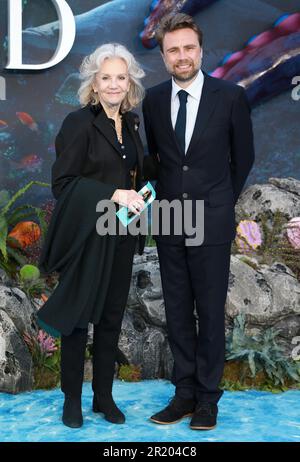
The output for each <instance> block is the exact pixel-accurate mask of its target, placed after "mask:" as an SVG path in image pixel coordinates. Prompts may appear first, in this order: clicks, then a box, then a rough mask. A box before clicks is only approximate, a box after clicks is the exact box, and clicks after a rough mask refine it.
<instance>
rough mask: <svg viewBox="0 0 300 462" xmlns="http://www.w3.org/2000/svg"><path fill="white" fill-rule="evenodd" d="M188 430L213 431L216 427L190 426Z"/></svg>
mask: <svg viewBox="0 0 300 462" xmlns="http://www.w3.org/2000/svg"><path fill="white" fill-rule="evenodd" d="M190 428H191V429H192V430H213V429H214V428H216V425H213V426H212V427H195V426H192V425H190Z"/></svg>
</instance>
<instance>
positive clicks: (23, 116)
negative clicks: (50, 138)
mask: <svg viewBox="0 0 300 462" xmlns="http://www.w3.org/2000/svg"><path fill="white" fill-rule="evenodd" d="M16 116H17V117H18V119H19V120H20V122H21V123H22V124H23V125H26V126H27V127H28V128H30V130H33V131H38V125H37V123H36V122H35V120H34V119H33V118H32V117H31V115H30V114H28V113H27V112H16Z"/></svg>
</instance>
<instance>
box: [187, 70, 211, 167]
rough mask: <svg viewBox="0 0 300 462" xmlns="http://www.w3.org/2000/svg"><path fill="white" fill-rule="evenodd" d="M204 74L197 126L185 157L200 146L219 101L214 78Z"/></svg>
mask: <svg viewBox="0 0 300 462" xmlns="http://www.w3.org/2000/svg"><path fill="white" fill-rule="evenodd" d="M203 74H204V82H203V88H202V94H201V99H200V103H199V107H198V112H197V117H196V122H195V127H194V131H193V135H192V138H191V141H190V144H189V147H188V150H187V153H186V155H185V157H186V158H187V157H189V156H190V155H191V153H192V152H193V150H194V148H196V147H197V146H199V143H200V139H201V136H202V134H203V132H204V130H205V128H206V126H207V124H208V121H209V119H210V117H211V115H212V113H213V111H214V109H215V106H216V104H217V101H218V88H217V87H216V86H215V82H214V79H213V78H211V77H210V76H209V75H208V74H206V72H203Z"/></svg>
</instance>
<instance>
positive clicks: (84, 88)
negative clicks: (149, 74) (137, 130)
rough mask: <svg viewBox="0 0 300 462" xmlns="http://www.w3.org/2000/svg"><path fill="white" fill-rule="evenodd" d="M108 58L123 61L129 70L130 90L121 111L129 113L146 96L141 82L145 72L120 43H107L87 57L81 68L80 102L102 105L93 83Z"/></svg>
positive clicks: (82, 103)
mask: <svg viewBox="0 0 300 462" xmlns="http://www.w3.org/2000/svg"><path fill="white" fill-rule="evenodd" d="M108 58H121V59H123V60H124V61H125V62H126V64H127V68H128V74H129V80H130V88H129V91H128V93H127V95H126V97H125V98H124V100H123V101H122V104H121V111H122V112H127V111H130V110H131V109H132V108H134V107H136V106H138V104H139V103H140V102H141V101H142V100H143V98H144V96H145V90H144V87H143V85H142V84H141V82H140V80H141V79H142V78H143V77H144V76H145V72H144V71H143V69H142V68H141V67H140V65H139V64H138V62H137V61H136V59H135V57H134V56H133V54H132V53H130V51H129V50H127V48H125V47H124V46H123V45H121V44H120V43H106V44H104V45H101V46H100V47H98V48H97V49H96V50H95V51H94V52H93V53H91V54H90V55H88V56H86V57H85V58H84V59H83V61H82V63H81V66H80V79H81V80H82V83H81V85H80V88H79V90H78V96H79V101H80V104H81V105H82V106H87V105H88V104H92V105H98V104H99V103H100V101H99V96H98V93H95V92H94V90H93V86H92V84H93V81H94V78H95V75H96V74H97V72H99V69H100V67H101V64H102V63H103V61H104V60H105V59H108Z"/></svg>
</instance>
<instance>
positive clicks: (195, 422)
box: [190, 402, 218, 430]
mask: <svg viewBox="0 0 300 462" xmlns="http://www.w3.org/2000/svg"><path fill="white" fill-rule="evenodd" d="M217 415H218V406H217V404H215V403H203V402H199V403H198V404H197V406H196V409H195V412H194V415H193V418H192V420H191V422H190V427H191V428H192V429H193V430H212V429H213V428H215V427H216V426H217Z"/></svg>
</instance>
